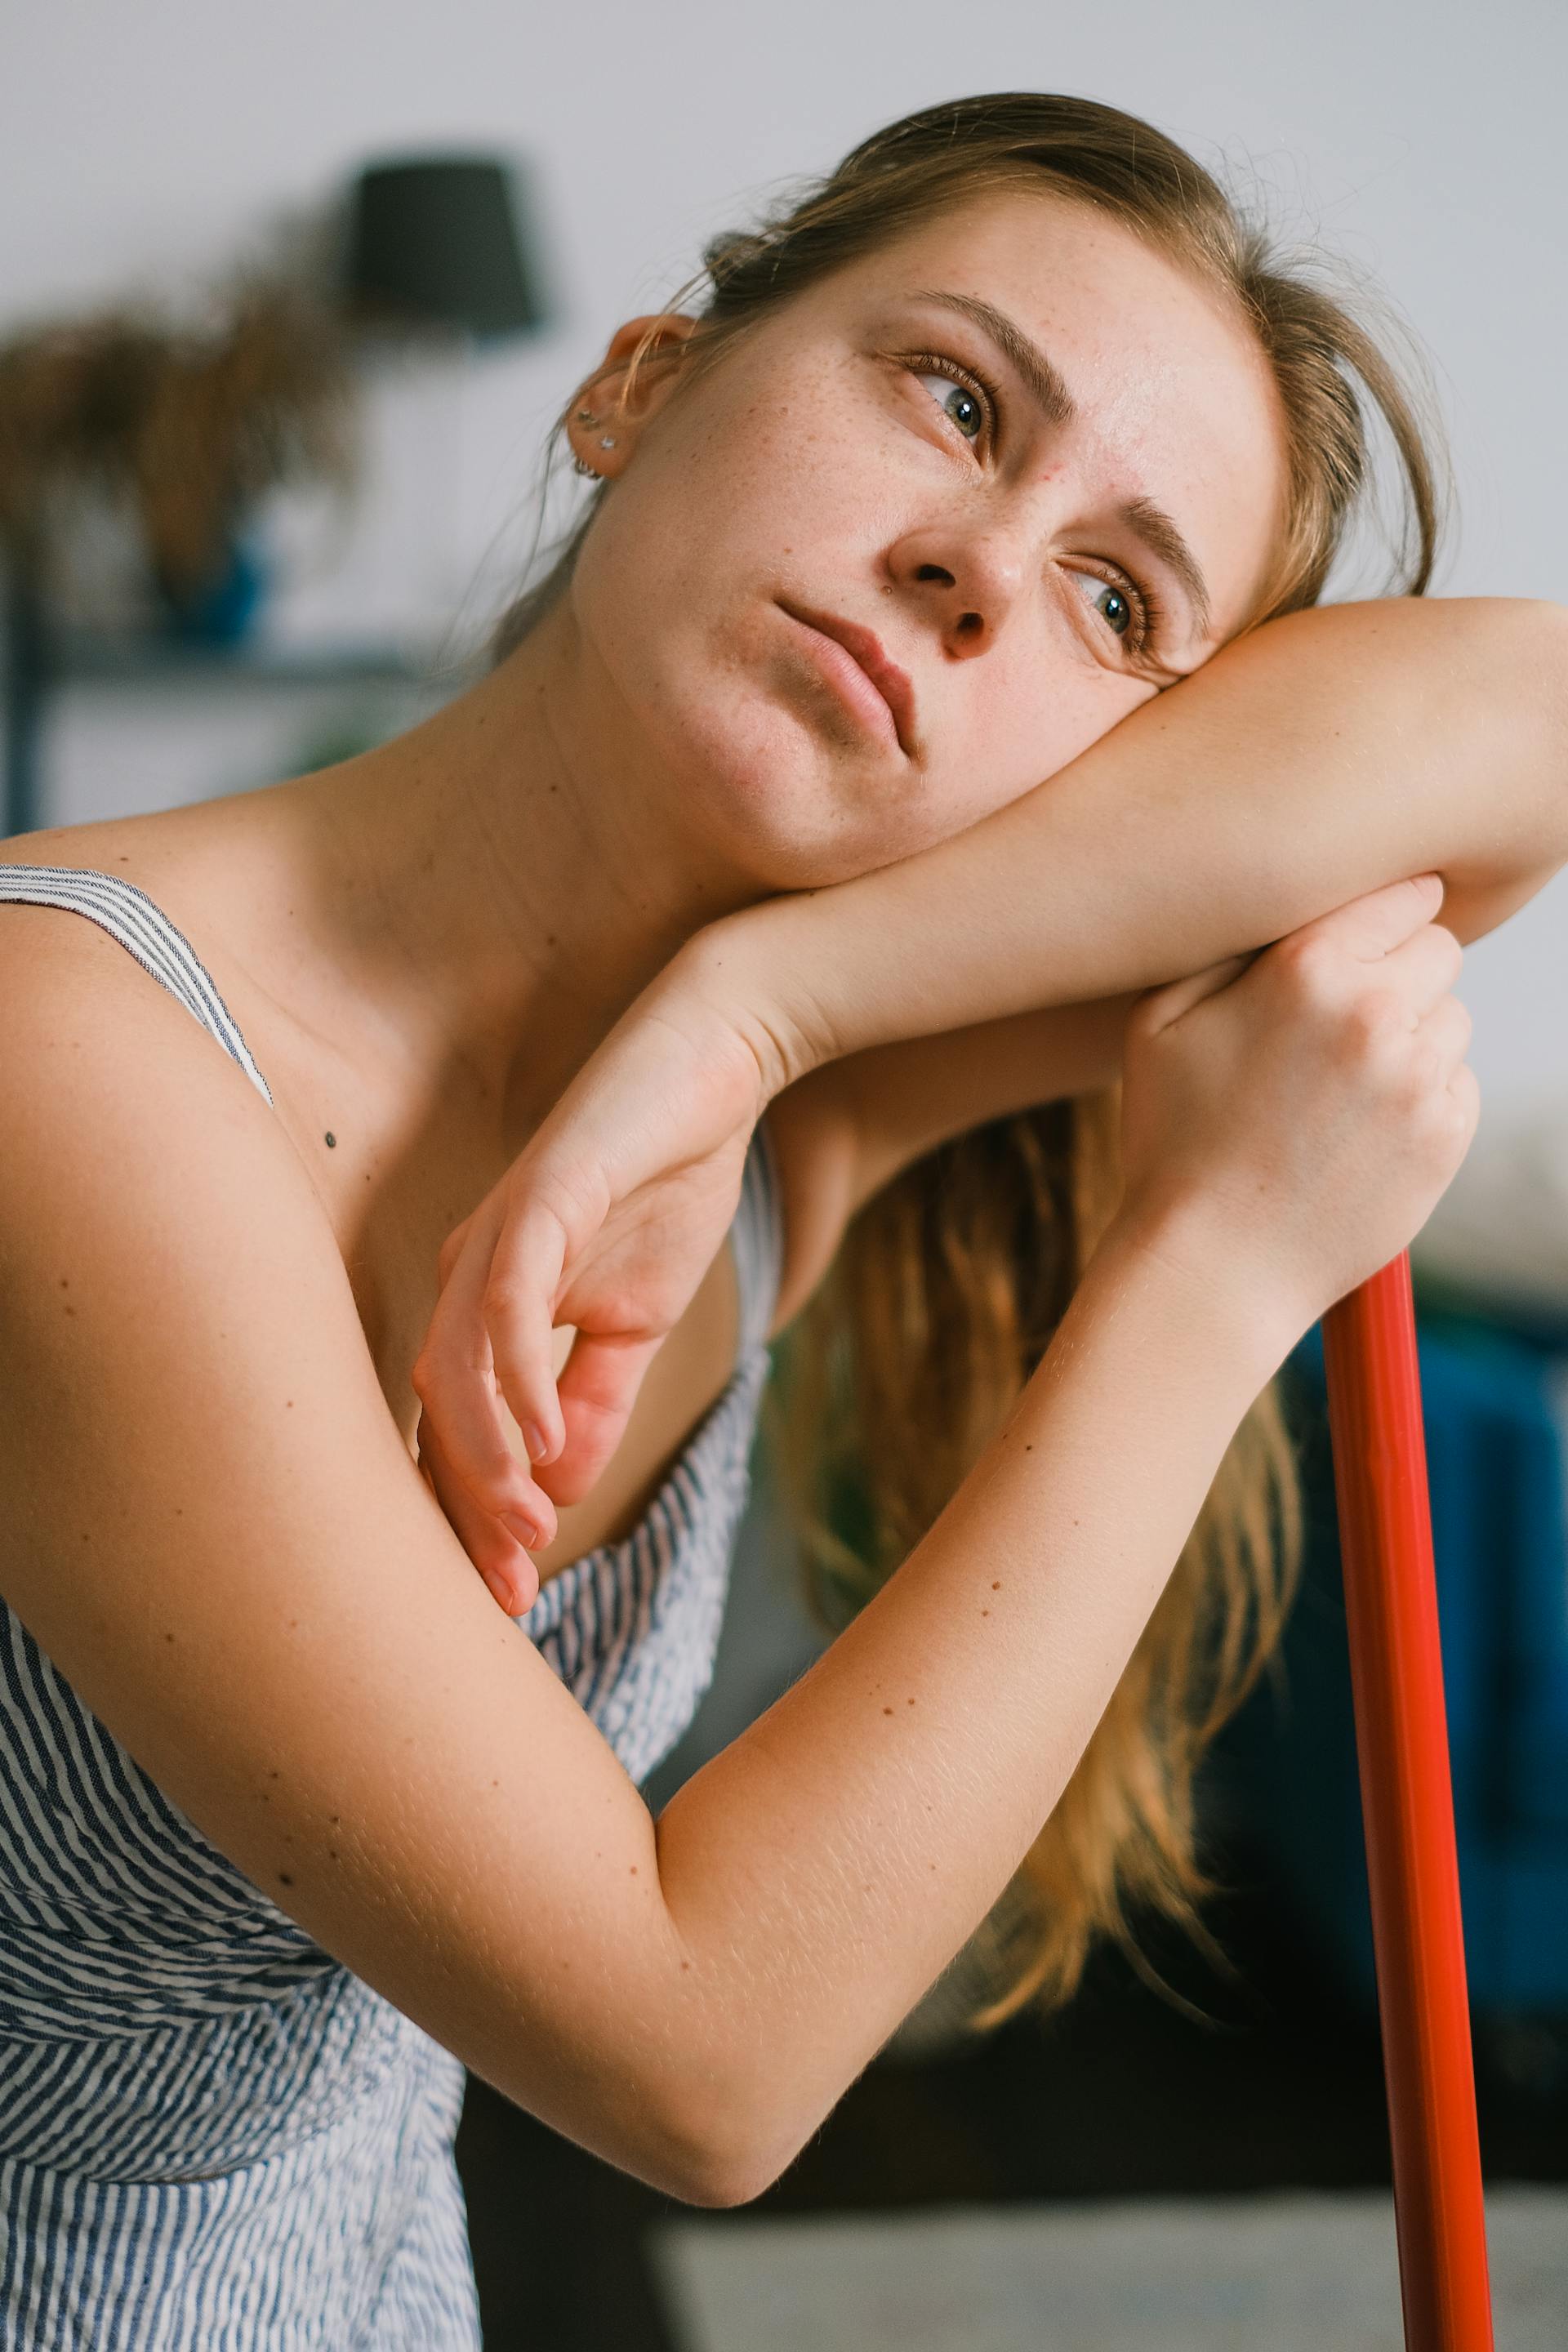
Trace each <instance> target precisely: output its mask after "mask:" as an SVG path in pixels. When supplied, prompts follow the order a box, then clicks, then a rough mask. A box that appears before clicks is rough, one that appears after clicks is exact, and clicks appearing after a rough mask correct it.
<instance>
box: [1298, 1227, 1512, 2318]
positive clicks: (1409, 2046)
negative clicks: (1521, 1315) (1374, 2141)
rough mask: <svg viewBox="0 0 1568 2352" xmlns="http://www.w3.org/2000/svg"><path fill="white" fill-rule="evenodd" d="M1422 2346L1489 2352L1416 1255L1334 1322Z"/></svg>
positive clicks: (1364, 1774)
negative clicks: (1413, 1281) (1418, 1342)
mask: <svg viewBox="0 0 1568 2352" xmlns="http://www.w3.org/2000/svg"><path fill="white" fill-rule="evenodd" d="M1323 1350H1324V1358H1325V1361H1326V1365H1327V1370H1328V1384H1329V1427H1330V1430H1331V1434H1332V1438H1333V1453H1334V1486H1335V1492H1336V1495H1337V1497H1338V1502H1339V1522H1340V1550H1341V1555H1342V1560H1343V1566H1344V1590H1345V1616H1346V1620H1347V1624H1348V1631H1349V1635H1350V1658H1351V1684H1352V1691H1353V1694H1354V1699H1355V1727H1356V1748H1357V1753H1358V1755H1359V1758H1360V1761H1361V1792H1362V1816H1363V1822H1364V1823H1365V1829H1366V1857H1367V1874H1368V1877H1369V1880H1370V1882H1371V1888H1372V1928H1373V1948H1374V1950H1375V1953H1376V1959H1377V1999H1378V2010H1379V2014H1380V2017H1381V2020H1382V2026H1383V2067H1384V2084H1385V2087H1386V2090H1387V2095H1388V2121H1389V2134H1390V2137H1391V2140H1392V2142H1393V2148H1394V2221H1395V2228H1396V2231H1397V2235H1398V2240H1399V2279H1400V2292H1401V2295H1402V2297H1403V2300H1404V2305H1405V2345H1406V2347H1408V2352H1491V2347H1492V2319H1491V2294H1490V2289H1489V2283H1488V2276H1487V2235H1486V2211H1485V2206H1484V2202H1483V2199H1482V2194H1481V2156H1480V2141H1479V2137H1478V2134H1477V2129H1476V2085H1475V2072H1474V2067H1473V2064H1472V2061H1471V2055H1470V2017H1469V2002H1468V1996H1467V1992H1466V1985H1465V1945H1464V1934H1463V1929H1462V1927H1461V1923H1460V1914H1459V1870H1458V1859H1457V1856H1456V1853H1455V1848H1454V1799H1453V1786H1452V1782H1451V1780H1450V1779H1449V1773H1448V1724H1447V1711H1446V1709H1445V1707H1444V1704H1443V1660H1442V1653H1441V1650H1440V1648H1439V1645H1438V1638H1437V1594H1436V1580H1435V1578H1434V1575H1433V1566H1432V1514H1431V1507H1430V1503H1429V1499H1428V1496H1427V1492H1426V1440H1425V1438H1424V1435H1423V1433H1422V1422H1421V1380H1420V1372H1419V1370H1418V1367H1417V1363H1416V1356H1415V1307H1414V1302H1413V1299H1412V1296H1411V1288H1410V1260H1409V1258H1408V1256H1406V1255H1400V1256H1399V1257H1397V1258H1395V1259H1394V1263H1393V1264H1392V1265H1386V1266H1384V1269H1383V1271H1382V1273H1381V1274H1376V1275H1374V1276H1373V1278H1372V1280H1371V1281H1370V1282H1364V1283H1363V1284H1362V1286H1361V1287H1360V1289H1358V1290H1353V1291H1352V1292H1351V1294H1350V1295H1349V1297H1345V1298H1342V1299H1341V1300H1340V1302H1339V1304H1338V1305H1337V1306H1336V1307H1332V1308H1331V1310H1330V1312H1329V1313H1328V1314H1327V1315H1326V1316H1325V1317H1324V1318H1323Z"/></svg>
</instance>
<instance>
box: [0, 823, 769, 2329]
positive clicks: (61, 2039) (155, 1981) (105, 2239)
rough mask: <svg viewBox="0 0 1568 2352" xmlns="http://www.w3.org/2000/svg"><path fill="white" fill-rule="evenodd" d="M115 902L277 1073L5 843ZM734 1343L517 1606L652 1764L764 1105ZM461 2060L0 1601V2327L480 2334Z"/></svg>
mask: <svg viewBox="0 0 1568 2352" xmlns="http://www.w3.org/2000/svg"><path fill="white" fill-rule="evenodd" d="M0 899H10V900H18V901H23V902H25V903H26V904H29V905H34V906H49V907H60V908H67V909H68V910H69V911H70V912H72V913H75V914H79V915H85V916H87V917H88V918H89V919H90V920H92V921H93V922H95V923H99V924H100V925H101V926H102V927H103V929H105V930H107V931H109V932H110V934H111V935H112V936H113V937H114V938H115V939H117V940H119V941H120V942H121V945H122V946H123V947H124V948H126V949H127V950H129V952H130V953H131V954H132V955H133V956H134V957H135V958H136V960H137V961H138V962H139V963H141V964H142V966H143V968H144V969H145V970H146V971H149V972H150V973H151V974H152V975H153V978H154V979H156V980H158V981H160V982H162V983H163V986H164V987H165V988H167V989H169V990H170V991H171V992H172V993H173V994H174V995H175V996H177V997H178V998H179V999H180V1001H181V1003H183V1004H184V1005H185V1006H186V1007H187V1009H188V1010H189V1011H190V1012H191V1013H194V1014H195V1017H196V1019H197V1020H198V1021H200V1022H201V1023H202V1024H203V1025H204V1026H205V1028H206V1029H208V1030H209V1031H210V1032H211V1034H213V1035H214V1036H215V1037H216V1039H217V1040H218V1042H219V1043H220V1044H221V1045H223V1046H224V1047H225V1048H226V1051H227V1052H228V1053H229V1054H230V1055H232V1056H233V1057H234V1059H235V1060H236V1061H237V1063H238V1064H239V1065H240V1066H241V1068H242V1069H244V1071H245V1072H246V1074H247V1076H248V1077H249V1078H250V1079H251V1080H252V1081H253V1082H254V1083H255V1085H256V1086H257V1087H258V1088H259V1089H260V1091H261V1093H262V1094H263V1096H265V1097H266V1099H267V1100H268V1103H270V1102H271V1100H272V1096H271V1092H270V1090H269V1088H268V1084H267V1081H266V1079H265V1078H264V1077H263V1076H262V1074H261V1072H260V1071H259V1070H258V1068H257V1066H256V1064H255V1062H254V1061H253V1060H252V1059H251V1056H250V1054H249V1052H248V1051H247V1047H246V1044H245V1041H244V1039H243V1038H242V1037H241V1035H240V1034H239V1031H238V1029H237V1027H236V1025H235V1023H234V1021H233V1019H232V1017H231V1015H230V1013H229V1012H228V1010H227V1007H226V1005H225V1003H224V1002H223V999H222V997H221V996H220V995H219V993H218V992H217V990H216V987H215V986H214V984H213V982H212V980H211V978H210V976H209V974H208V973H207V971H205V968H204V967H203V965H202V963H201V961H200V960H199V958H198V957H197V956H196V954H195V951H194V950H193V949H192V947H191V945H190V942H189V941H188V940H186V939H185V938H184V936H183V934H182V933H181V932H180V931H178V930H177V929H175V927H174V924H173V923H172V922H170V920H169V919H168V918H167V917H166V916H165V915H163V913H162V912H161V911H160V910H159V908H157V907H156V906H154V905H153V901H152V900H151V899H150V898H147V896H146V895H145V893H144V892H143V891H142V890H140V889H138V888H137V887H136V886H135V885H134V884H133V883H130V882H126V881H124V880H122V879H121V877H119V876H117V875H109V874H101V873H98V872H95V871H92V870H79V869H66V868H59V867H54V866H24V865H13V866H8V865H5V863H4V862H0ZM730 1242H731V1249H732V1252H733V1255H734V1260H735V1266H736V1273H737V1276H738V1282H739V1289H740V1299H741V1318H740V1322H741V1328H740V1346H739V1350H738V1360H737V1363H736V1367H735V1370H734V1372H733V1374H732V1375H731V1380H730V1381H729V1384H728V1386H727V1387H726V1388H725V1390H724V1391H723V1392H722V1394H721V1396H720V1397H719V1399H718V1400H717V1402H715V1403H714V1404H713V1406H712V1407H711V1409H710V1412H708V1413H707V1414H706V1416H705V1417H704V1419H703V1420H702V1422H701V1423H700V1425H699V1427H698V1428H697V1430H696V1431H695V1432H694V1433H693V1434H692V1436H691V1438H690V1440H689V1444H687V1446H686V1448H685V1450H684V1451H683V1453H682V1454H680V1456H679V1459H678V1461H677V1462H676V1464H675V1465H674V1467H673V1468H672V1469H671V1471H670V1473H669V1475H668V1477H667V1478H666V1480H665V1481H664V1484H663V1485H662V1486H661V1487H660V1489H659V1491H658V1494H657V1495H656V1496H655V1497H654V1500H653V1502H652V1503H651V1504H650V1505H649V1507H648V1509H647V1514H646V1516H645V1517H644V1518H643V1519H642V1520H641V1522H640V1523H639V1524H638V1526H637V1528H635V1529H634V1531H633V1532H632V1534H631V1535H629V1536H627V1537H626V1538H624V1539H623V1540H622V1541H620V1542H618V1543H610V1544H603V1545H601V1546H600V1547H599V1548H598V1549H596V1550H594V1551H591V1552H587V1553H584V1555H583V1557H582V1558H581V1559H577V1560H574V1561H573V1562H572V1563H571V1564H570V1565H569V1566H568V1567H567V1568H565V1569H563V1570H561V1572H560V1573H559V1574H557V1575H556V1576H554V1577H552V1578H551V1579H550V1580H549V1581H548V1582H547V1583H546V1584H545V1585H544V1586H543V1588H542V1591H541V1592H540V1594H539V1596H538V1598H537V1599H536V1600H535V1601H534V1603H533V1605H532V1607H531V1609H530V1610H529V1611H528V1612H527V1613H526V1615H524V1616H523V1617H521V1618H520V1619H519V1620H518V1622H519V1624H520V1626H521V1629H522V1630H523V1632H525V1633H527V1634H528V1635H529V1637H530V1639H531V1640H532V1641H533V1642H534V1643H536V1645H537V1647H538V1648H539V1650H540V1651H541V1653H542V1655H543V1656H544V1657H545V1659H546V1660H547V1661H548V1663H549V1664H550V1665H551V1667H552V1669H553V1671H554V1672H555V1674H556V1675H558V1676H559V1677H560V1679H561V1680H562V1681H563V1683H564V1684H565V1685H566V1686H567V1687H568V1689H570V1690H571V1691H572V1692H573V1693H574V1695H575V1696H576V1697H577V1698H578V1700H579V1701H580V1702H581V1704H582V1706H584V1709H585V1710H586V1712H587V1713H588V1715H589V1716H590V1717H592V1718H593V1720H594V1722H595V1724H597V1726H598V1727H599V1729H600V1730H601V1732H602V1733H603V1734H604V1736H605V1739H606V1740H607V1741H608V1742H609V1744H610V1746H611V1747H612V1748H614V1750H615V1752H616V1756H617V1757H618V1758H619V1759H620V1760H621V1762H622V1764H623V1765H624V1766H625V1767H626V1770H627V1772H628V1773H629V1774H630V1775H631V1777H632V1779H633V1780H637V1781H641V1780H644V1779H646V1777H647V1774H648V1773H649V1772H651V1771H652V1769H653V1768H654V1766H655V1765H656V1764H657V1763H658V1761H659V1760H660V1759H661V1758H663V1757H664V1756H665V1755H666V1754H667V1753H668V1750H669V1749H670V1748H672V1747H673V1746H674V1744H675V1742H676V1740H677V1739H678V1738H679V1736H680V1734H681V1733H682V1731H684V1730H685V1728H686V1727H687V1725H688V1724H689V1721H690V1719H691V1717H692V1715H693V1713H694V1711H695V1709H696V1706H697V1704H698V1701H699V1700H700V1697H701V1696H702V1694H703V1692H704V1690H705V1689H706V1688H707V1685H708V1683H709V1680H710V1676H711V1674H712V1668H713V1656H714V1651H715V1648H716V1645H717V1642H718V1634H719V1623H720V1618H721V1613H722V1610H723V1604H724V1597H725V1593H726V1590H727V1586H728V1579H729V1570H730V1564H731V1552H732V1547H733V1542H734V1537H735V1532H736V1528H737V1526H738V1524H739V1521H740V1518H741V1515H742V1510H743V1508H744V1507H745V1502H746V1497H747V1492H748V1485H749V1462H750V1456H751V1450H752V1438H753V1434H754V1430H755V1423H756V1414H757V1408H758V1403H759V1400H760V1397H761V1393H762V1390H763V1382H764V1381H765V1379H766V1376H767V1370H768V1353H767V1346H766V1333H767V1329H768V1326H769V1324H770V1322H771V1320H772V1317H773V1302H774V1298H775V1296H776V1293H777V1288H778V1280H779V1271H780V1261H781V1229H780V1222H779V1205H778V1192H777V1184H776V1174H775V1170H774V1167H773V1159H772V1148H771V1145H770V1143H769V1141H768V1139H767V1135H766V1130H765V1128H764V1127H763V1126H761V1125H759V1127H758V1129H757V1130H756V1133H755V1135H754V1136H753V1138H752V1146H751V1150H750V1151H749V1153H748V1155H747V1159H746V1165H745V1172H744V1177H743V1181H742V1192H741V1199H740V1203H739V1206H738V1208H737V1211H736V1214H735V1219H734V1223H733V1224H732V1226H731V1234H730ZM462 2093H463V2070H462V2067H461V2065H460V2064H459V2063H458V2060H457V2059H456V2058H454V2057H453V2056H452V2055H451V2054H450V2053H448V2052H447V2051H446V2050H444V2049H442V2048H441V2047H440V2045H439V2044H438V2043H437V2042H434V2041H433V2040H432V2039H431V2038H430V2037H429V2036H428V2035H427V2034H426V2033H425V2032H422V2031H421V2030H420V2028H419V2027H417V2026H416V2025H415V2024H414V2023H412V2021H410V2020H409V2019H407V2018H406V2017H405V2016H404V2015H403V2014H402V2013H401V2011H398V2010H396V2009H395V2008H394V2007H393V2006H392V2004H391V2003H390V2002H389V2001H386V2000H383V1999H382V1997H381V1995H380V1994H379V1993H377V1992H375V1991H374V1990H372V1989H371V1987H370V1986H368V1985H366V1984H364V1983H363V1981H362V1980H361V1979H359V1978H357V1977H355V1976H353V1975H352V1974H351V1973H350V1971H349V1970H348V1969H345V1968H343V1967H342V1965H341V1964H340V1963H339V1962H338V1961H337V1960H335V1959H333V1958H331V1955H330V1954H328V1953H327V1952H324V1951H323V1950H322V1949H321V1947H320V1946H319V1945H317V1944H315V1943H313V1942H312V1941H311V1940H310V1937H308V1936H307V1935H306V1934H305V1933H304V1931H303V1930H302V1929H301V1928H300V1927H298V1926H297V1925H296V1924H295V1922H294V1921H293V1920H292V1919H290V1918H289V1916H288V1915H287V1914H286V1913H285V1912H283V1911H280V1910H279V1908H278V1907H277V1906H275V1905H274V1904H273V1903H272V1902H271V1901H270V1900H269V1899H268V1896H267V1895H263V1894H262V1893H261V1892H260V1891H259V1889H258V1888H257V1887H256V1886H254V1885H252V1884H251V1882H250V1881H249V1879H247V1877H246V1876H245V1875H244V1874H242V1873H241V1872H240V1871H239V1870H237V1868H236V1867H235V1866H234V1864H231V1863H230V1862H229V1861H228V1860H227V1859H226V1856H225V1855H223V1854H222V1853H219V1852H218V1851H217V1850H216V1847H214V1846H213V1845H211V1844H209V1843H208V1842H207V1840H206V1839H205V1837H204V1836H203V1835H202V1833H201V1832H200V1831H199V1830H198V1829H197V1828H196V1827H195V1824H194V1823H193V1822H190V1821H188V1820H187V1819H186V1818H185V1816H184V1814H183V1813H182V1812H181V1811H179V1809H178V1808H177V1807H176V1806H175V1805H174V1804H172V1803H171V1802H170V1801H169V1800H168V1798H166V1797H165V1796H164V1795H163V1792H162V1790H160V1789H158V1788H157V1786H156V1785H155V1784H154V1783H153V1781H152V1780H150V1779H149V1778H148V1777H147V1775H146V1774H145V1773H144V1772H142V1770H141V1769H140V1768H139V1767H138V1766H137V1764H136V1763H135V1762H134V1761H133V1760H132V1758H131V1756H130V1755H129V1754H128V1753H127V1751H126V1750H125V1749H124V1748H122V1747H121V1745H120V1743H119V1742H118V1740H116V1739H115V1738H113V1736H112V1735H111V1734H110V1731H109V1730H108V1729H107V1728H106V1727H105V1726H104V1725H103V1724H101V1723H100V1722H99V1721H98V1719H97V1718H96V1717H94V1716H93V1714H92V1713H91V1711H90V1709H89V1708H88V1707H87V1706H85V1705H84V1704H83V1703H82V1701H81V1700H80V1699H79V1697H78V1696H77V1695H76V1693H75V1692H74V1691H73V1690H72V1688H71V1686H70V1685H69V1684H68V1682H67V1681H66V1679H65V1677H64V1676H63V1675H60V1674H59V1673H58V1672H57V1670H56V1668H55V1667H54V1666H53V1665H52V1664H51V1663H50V1661H49V1660H48V1658H47V1657H46V1656H45V1654H44V1653H43V1652H42V1651H41V1650H40V1649H39V1647H38V1645H37V1643H36V1642H35V1641H34V1640H33V1639H32V1637H31V1635H30V1634H29V1633H28V1632H27V1630H26V1627H25V1626H24V1625H23V1624H21V1622H19V1621H18V1620H17V1618H16V1616H15V1615H14V1614H13V1613H12V1612H11V1611H10V1610H9V1609H8V1608H6V1607H5V1605H4V1603H3V1602H0V2347H4V2352H23V2348H24V2347H26V2352H46V2347H47V2352H304V2347H307V2346H309V2347H329V2348H330V2352H361V2347H363V2352H373V2348H374V2352H459V2347H461V2352H475V2347H478V2345H479V2315H478V2305H477V2302H476V2297H475V2291H474V2279H473V2267H472V2263H471V2261H470V2258H469V2253H468V2234H467V2227H466V2221H465V2214H464V2209H463V2198H462V2190H461V2187H460V2185H459V2182H458V2174H457V2169H456V2166H455V2163H454V2160H453V2154H452V2147H453V2140H454V2137H455V2135H456V2131H457V2125H458V2111H459V2108H460V2106H461V2103H462Z"/></svg>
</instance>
